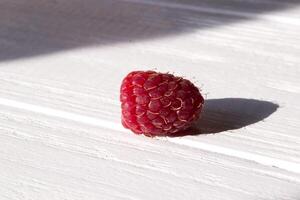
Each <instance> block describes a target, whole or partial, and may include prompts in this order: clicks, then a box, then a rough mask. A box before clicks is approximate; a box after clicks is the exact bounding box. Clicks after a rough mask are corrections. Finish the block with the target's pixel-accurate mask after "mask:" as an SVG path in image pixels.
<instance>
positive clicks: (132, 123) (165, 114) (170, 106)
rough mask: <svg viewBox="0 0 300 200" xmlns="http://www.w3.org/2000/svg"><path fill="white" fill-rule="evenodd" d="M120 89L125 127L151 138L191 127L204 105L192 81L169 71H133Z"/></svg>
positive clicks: (169, 134) (170, 134)
mask: <svg viewBox="0 0 300 200" xmlns="http://www.w3.org/2000/svg"><path fill="white" fill-rule="evenodd" d="M120 92H121V94H120V101H121V108H122V124H123V126H124V127H125V128H128V129H130V130H131V131H133V132H134V133H136V134H144V135H146V136H151V137H153V136H172V135H174V134H176V133H178V132H180V131H184V130H186V129H188V128H189V127H191V125H192V124H193V123H194V122H195V121H196V120H197V119H199V117H200V114H201V110H202V107H203V105H204V99H203V97H202V95H201V93H200V91H199V89H198V88H197V87H196V86H195V85H194V84H193V83H191V81H189V80H187V79H184V78H181V77H177V76H174V75H172V74H169V73H159V72H155V71H133V72H131V73H129V74H128V75H127V76H126V77H125V78H124V79H123V81H122V85H121V89H120Z"/></svg>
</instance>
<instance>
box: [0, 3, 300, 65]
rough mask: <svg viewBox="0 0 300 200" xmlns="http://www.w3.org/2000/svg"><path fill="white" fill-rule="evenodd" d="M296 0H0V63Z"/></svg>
mask: <svg viewBox="0 0 300 200" xmlns="http://www.w3.org/2000/svg"><path fill="white" fill-rule="evenodd" d="M299 3H300V1H298V0H287V1H280V0H263V1H259V0H254V1H253V0H239V1H237V0H201V1H198V0H185V1H183V0H85V1H81V0H47V1H46V0H23V1H17V0H2V1H1V2H0V61H4V60H11V59H18V58H24V57H31V56H36V55H42V54H49V53H54V52H57V51H64V50H68V49H73V48H80V47H85V46H99V45H100V46H101V45H110V44H113V43H119V42H131V41H139V40H147V39H151V38H158V37H166V36H170V35H178V34H183V33H189V32H192V31H195V30H200V29H207V28H211V27H218V26H226V25H228V24H232V23H235V22H239V21H243V20H251V19H255V18H256V17H257V16H259V15H260V14H263V13H266V12H271V11H279V10H284V9H289V8H294V7H295V6H297V5H298V4H299Z"/></svg>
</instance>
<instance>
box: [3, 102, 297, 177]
mask: <svg viewBox="0 0 300 200" xmlns="http://www.w3.org/2000/svg"><path fill="white" fill-rule="evenodd" d="M0 105H3V106H7V107H11V108H16V109H20V110H26V111H30V112H34V113H38V114H44V115H47V116H51V117H57V118H60V119H66V120H70V121H75V122H79V123H84V124H88V125H92V126H97V127H101V128H107V129H113V130H117V131H122V132H124V128H123V127H122V125H121V123H120V124H116V123H114V122H110V121H107V120H102V119H99V118H95V117H89V116H85V115H81V114H75V113H70V112H67V111H61V110H57V109H53V108H48V107H44V106H38V105H33V104H29V103H23V102H19V101H15V100H10V99H5V98H0ZM160 140H166V141H169V142H172V143H174V144H178V145H184V146H187V147H192V148H196V149H200V150H205V151H209V152H214V153H218V154H222V155H226V156H231V157H235V158H240V159H244V160H249V161H254V162H256V163H259V164H262V165H265V166H271V167H277V168H280V169H284V170H286V171H290V172H294V173H299V174H300V164H298V163H293V162H289V161H284V160H279V159H276V158H270V157H267V156H263V155H257V154H253V153H249V152H243V151H239V150H234V149H231V148H226V147H221V146H218V145H213V144H208V143H204V142H199V141H192V140H188V139H184V138H170V137H167V138H165V139H162V138H160Z"/></svg>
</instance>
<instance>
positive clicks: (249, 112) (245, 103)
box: [172, 98, 279, 137]
mask: <svg viewBox="0 0 300 200" xmlns="http://www.w3.org/2000/svg"><path fill="white" fill-rule="evenodd" d="M278 107H279V106H278V104H275V103H272V102H269V101H262V100H257V99H243V98H224V99H209V100H206V101H205V105H204V109H203V113H202V116H201V119H199V120H198V121H197V122H196V123H195V124H194V126H193V127H191V128H190V129H188V130H185V131H182V132H179V133H177V134H176V135H172V136H173V137H180V136H186V135H199V134H213V133H220V132H223V131H229V130H234V129H240V128H243V127H246V126H248V125H251V124H254V123H257V122H259V121H262V120H264V119H265V118H267V117H268V116H270V115H271V114H272V113H274V112H275V111H276V110H277V109H278Z"/></svg>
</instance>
